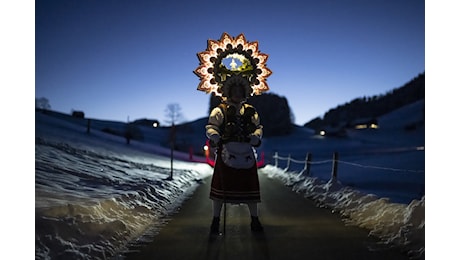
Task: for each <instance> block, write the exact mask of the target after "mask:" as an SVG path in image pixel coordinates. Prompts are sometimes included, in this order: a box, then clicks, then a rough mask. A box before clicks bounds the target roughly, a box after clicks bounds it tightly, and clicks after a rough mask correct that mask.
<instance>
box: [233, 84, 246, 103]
mask: <svg viewBox="0 0 460 260" xmlns="http://www.w3.org/2000/svg"><path fill="white" fill-rule="evenodd" d="M230 96H231V100H232V101H233V102H237V103H239V102H242V101H243V100H244V96H245V95H244V87H243V86H240V85H238V86H234V87H232V88H231V89H230Z"/></svg>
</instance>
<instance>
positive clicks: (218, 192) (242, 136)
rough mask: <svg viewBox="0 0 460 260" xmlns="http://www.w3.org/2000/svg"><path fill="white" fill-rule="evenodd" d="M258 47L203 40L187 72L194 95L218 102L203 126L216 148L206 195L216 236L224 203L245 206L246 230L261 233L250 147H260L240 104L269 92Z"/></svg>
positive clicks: (247, 110)
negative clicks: (202, 47) (194, 78)
mask: <svg viewBox="0 0 460 260" xmlns="http://www.w3.org/2000/svg"><path fill="white" fill-rule="evenodd" d="M258 46H259V44H258V42H257V41H255V42H248V41H247V40H246V37H245V36H244V34H242V33H241V34H239V35H238V36H236V37H232V36H230V35H229V34H228V33H225V32H224V33H223V34H222V36H221V38H220V39H219V40H217V41H216V40H208V47H207V48H206V50H205V51H203V52H199V53H197V56H198V60H199V61H200V64H199V66H198V67H197V68H196V69H195V70H194V71H193V72H194V73H195V74H196V75H197V76H198V77H199V78H200V83H199V85H198V88H197V90H199V91H204V92H206V93H207V94H209V93H213V94H215V95H216V96H218V97H221V101H222V102H221V104H219V106H217V107H215V108H213V109H212V111H211V113H210V115H209V119H208V123H207V125H206V136H207V138H208V139H209V140H210V142H211V145H213V146H215V147H216V148H217V150H216V162H215V165H214V173H213V176H212V181H211V190H210V194H209V197H210V199H211V200H212V204H213V220H212V223H211V232H212V233H218V232H219V226H220V224H219V223H220V212H221V210H222V206H223V205H224V203H225V205H226V203H235V204H241V203H245V204H247V205H248V208H249V213H250V216H251V230H252V231H262V230H263V227H262V224H261V223H260V221H259V213H258V203H260V202H261V199H260V188H259V179H258V175H257V162H256V153H255V148H254V147H257V146H259V145H260V144H261V138H262V133H263V132H262V125H261V124H260V118H259V115H258V113H257V111H256V109H255V108H254V107H253V106H251V105H249V104H247V103H246V99H247V98H248V97H250V96H253V95H260V94H262V93H263V92H265V91H268V90H269V87H268V85H267V82H266V79H267V77H268V76H270V75H271V74H272V72H271V70H270V69H269V68H267V66H266V61H267V59H268V55H267V54H265V53H261V52H260V51H259V49H258ZM229 61H231V63H230V64H228V65H227V62H229ZM224 213H225V212H224ZM224 220H225V214H224ZM224 228H225V221H224Z"/></svg>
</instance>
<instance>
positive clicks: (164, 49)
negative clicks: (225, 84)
mask: <svg viewBox="0 0 460 260" xmlns="http://www.w3.org/2000/svg"><path fill="white" fill-rule="evenodd" d="M35 15H36V17H35V97H36V98H41V97H45V98H47V99H48V100H49V103H50V105H51V109H52V110H56V111H60V112H64V113H71V111H72V110H81V111H84V112H85V116H86V117H88V118H96V119H103V120H114V121H122V122H126V121H128V120H130V121H133V120H136V119H140V118H151V119H158V120H159V121H160V122H161V123H165V121H166V120H167V117H166V113H165V110H166V107H167V106H168V104H172V103H176V104H179V106H180V107H181V113H182V115H183V116H184V120H185V121H193V120H196V119H199V118H203V117H207V116H208V109H209V95H208V94H205V93H204V92H201V91H198V90H197V86H198V84H199V78H198V77H197V76H196V75H195V74H194V73H193V70H195V69H196V68H197V67H198V65H199V60H198V58H197V53H198V52H202V51H205V50H206V47H207V40H208V39H213V40H219V39H220V37H221V35H222V33H223V32H227V33H229V34H230V35H231V36H233V37H236V36H237V35H239V34H240V33H244V35H245V36H246V39H247V41H249V42H253V41H258V42H259V50H260V52H262V53H265V54H268V55H269V58H268V61H267V63H266V65H267V67H268V68H269V69H270V70H271V71H272V72H273V74H272V75H271V76H270V77H268V79H267V83H268V86H269V87H270V90H269V92H267V93H273V94H277V95H279V96H282V97H286V98H287V100H288V103H289V106H290V108H291V110H292V113H293V115H294V117H295V123H296V124H298V125H303V124H305V123H306V122H308V121H310V120H311V119H313V118H315V117H318V116H320V117H321V116H323V115H324V113H325V112H327V111H328V110H329V109H331V108H335V107H337V106H338V105H341V104H344V103H346V102H349V101H351V100H353V99H355V98H359V97H364V96H368V97H370V96H374V95H380V94H385V93H387V92H389V91H391V90H393V89H395V88H398V87H401V86H402V85H404V84H405V83H407V82H409V81H410V80H411V79H413V78H415V77H416V76H417V75H419V74H420V73H424V72H425V2H424V1H420V0H404V1H401V0H372V1H369V0H336V1H332V0H331V1H329V0H328V1H309V0H299V1H292V0H285V1H251V0H246V1H239V0H238V1H173V0H170V1H149V0H142V1H139V0H134V1H120V0H115V1H106V0H98V1H89V0H78V1H77V0H66V1H62V0H60V1H44V0H37V1H36V2H35Z"/></svg>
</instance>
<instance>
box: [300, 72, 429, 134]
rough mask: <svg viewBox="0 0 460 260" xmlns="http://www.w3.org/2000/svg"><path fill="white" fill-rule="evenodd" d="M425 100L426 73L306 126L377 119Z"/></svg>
mask: <svg viewBox="0 0 460 260" xmlns="http://www.w3.org/2000/svg"><path fill="white" fill-rule="evenodd" d="M424 98H425V73H421V74H419V75H418V76H417V77H415V78H413V79H412V80H410V81H409V82H408V83H406V84H404V85H403V86H402V87H399V88H395V89H393V90H391V91H389V92H387V93H386V94H382V95H375V96H372V97H362V98H356V99H354V100H352V101H350V102H347V103H345V104H343V105H339V106H337V107H336V108H333V109H330V110H329V111H327V112H326V113H325V114H324V117H323V118H320V117H317V118H315V119H313V120H311V121H309V122H307V123H305V124H304V126H305V127H308V128H311V129H315V130H318V129H321V128H325V127H339V126H341V125H346V124H349V123H350V122H353V121H355V120H359V119H363V118H377V117H379V116H381V115H384V114H386V113H389V112H391V111H393V110H395V109H398V108H400V107H403V106H405V105H408V104H411V103H413V102H416V101H418V100H421V99H424Z"/></svg>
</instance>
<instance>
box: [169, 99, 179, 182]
mask: <svg viewBox="0 0 460 260" xmlns="http://www.w3.org/2000/svg"><path fill="white" fill-rule="evenodd" d="M166 118H167V119H166V123H167V124H170V125H171V134H170V137H169V141H170V144H171V173H170V175H169V178H168V180H172V178H173V161H174V146H175V145H176V123H177V122H179V121H180V120H182V113H181V107H180V106H179V104H177V103H172V104H168V106H167V107H166Z"/></svg>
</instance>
